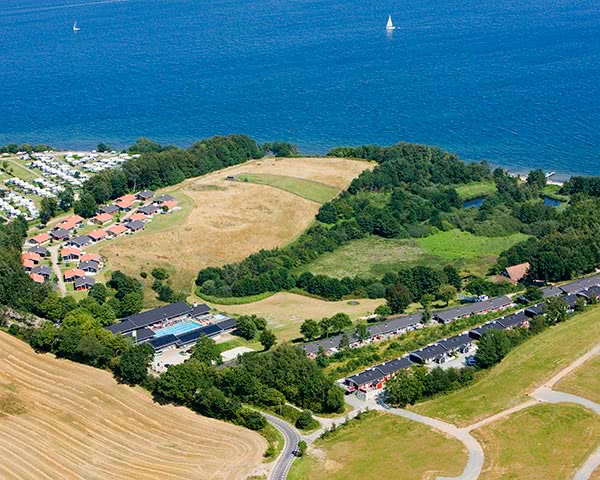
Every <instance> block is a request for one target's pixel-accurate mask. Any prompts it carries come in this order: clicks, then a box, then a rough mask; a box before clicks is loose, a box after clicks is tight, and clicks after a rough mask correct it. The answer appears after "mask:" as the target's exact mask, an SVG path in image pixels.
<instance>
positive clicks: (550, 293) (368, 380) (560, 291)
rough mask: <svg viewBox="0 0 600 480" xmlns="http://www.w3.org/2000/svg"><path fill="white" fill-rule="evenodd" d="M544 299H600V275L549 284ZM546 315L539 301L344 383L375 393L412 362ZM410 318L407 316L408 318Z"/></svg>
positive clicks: (439, 359)
mask: <svg viewBox="0 0 600 480" xmlns="http://www.w3.org/2000/svg"><path fill="white" fill-rule="evenodd" d="M542 293H543V295H544V297H545V298H548V297H558V296H560V297H562V298H563V299H564V300H565V302H566V303H567V308H568V310H569V311H573V310H574V308H575V303H576V301H577V299H578V298H583V299H584V300H585V301H586V302H588V303H590V302H592V301H595V300H599V299H600V275H597V276H594V277H589V278H584V279H580V280H576V281H574V282H570V283H568V284H565V285H562V286H561V287H555V286H549V287H545V288H544V289H542ZM543 314H544V303H543V302H541V303H538V304H536V305H534V306H532V307H528V308H525V309H523V310H520V311H518V312H516V313H513V314H511V315H507V316H505V317H501V318H498V319H496V320H492V321H490V322H487V323H485V324H484V325H482V326H480V327H477V328H474V329H472V330H470V331H468V332H463V333H461V334H459V335H455V336H453V337H450V338H445V339H443V340H440V341H438V342H435V343H432V344H430V345H427V346H426V347H423V348H421V349H419V350H416V351H414V352H411V353H409V354H408V355H405V356H404V357H401V358H397V359H394V360H391V361H388V362H384V363H381V364H379V365H375V366H374V367H371V368H368V369H366V370H364V371H362V372H360V373H357V374H356V375H352V376H350V377H347V378H345V379H344V381H343V384H344V387H345V388H346V390H347V391H348V392H350V393H352V392H356V393H358V394H359V395H369V394H370V395H372V394H374V393H377V392H379V391H381V390H382V389H383V386H384V385H385V382H386V381H387V380H389V379H390V378H392V377H393V376H394V375H395V374H396V373H398V372H399V371H401V370H405V369H407V368H410V367H412V366H413V365H416V364H420V365H427V364H433V363H437V364H441V363H444V362H445V361H446V360H448V359H449V358H450V357H452V356H453V355H454V354H455V353H457V352H460V353H467V352H469V351H470V350H472V348H473V342H474V341H476V340H479V339H480V338H481V337H482V335H483V334H484V333H485V332H486V331H488V330H508V329H511V328H516V327H527V326H528V325H529V320H530V319H531V318H533V317H536V316H538V315H543ZM405 318H408V317H405Z"/></svg>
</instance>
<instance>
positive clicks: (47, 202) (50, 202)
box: [40, 197, 58, 225]
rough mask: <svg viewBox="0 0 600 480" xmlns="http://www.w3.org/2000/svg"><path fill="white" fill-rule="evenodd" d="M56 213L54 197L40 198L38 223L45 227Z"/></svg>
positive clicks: (56, 206)
mask: <svg viewBox="0 0 600 480" xmlns="http://www.w3.org/2000/svg"><path fill="white" fill-rule="evenodd" d="M57 212H58V202H57V201H56V198H54V197H44V198H42V201H41V205H40V221H41V222H42V223H43V224H44V225H45V224H46V223H48V220H50V219H51V218H52V217H54V216H55V215H56V213H57Z"/></svg>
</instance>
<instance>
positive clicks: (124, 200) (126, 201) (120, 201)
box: [115, 194, 136, 208]
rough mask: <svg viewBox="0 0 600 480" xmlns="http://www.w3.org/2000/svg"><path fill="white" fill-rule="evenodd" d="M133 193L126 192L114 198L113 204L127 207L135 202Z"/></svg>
mask: <svg viewBox="0 0 600 480" xmlns="http://www.w3.org/2000/svg"><path fill="white" fill-rule="evenodd" d="M135 200H136V198H135V195H131V194H127V195H123V196H122V197H119V198H117V199H116V200H115V205H116V206H117V207H119V208H129V207H130V206H131V205H132V204H133V202H135Z"/></svg>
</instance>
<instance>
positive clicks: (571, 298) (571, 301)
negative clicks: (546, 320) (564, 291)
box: [563, 293, 579, 311]
mask: <svg viewBox="0 0 600 480" xmlns="http://www.w3.org/2000/svg"><path fill="white" fill-rule="evenodd" d="M577 298H579V297H577V295H576V294H574V293H572V294H570V295H565V296H564V297H563V300H564V301H565V302H567V310H570V311H573V310H575V304H576V303H577Z"/></svg>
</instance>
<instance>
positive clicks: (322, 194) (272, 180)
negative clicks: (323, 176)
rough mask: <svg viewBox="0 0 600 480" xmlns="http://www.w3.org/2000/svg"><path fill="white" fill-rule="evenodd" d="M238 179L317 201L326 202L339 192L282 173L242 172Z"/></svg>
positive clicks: (330, 187) (320, 184)
mask: <svg viewBox="0 0 600 480" xmlns="http://www.w3.org/2000/svg"><path fill="white" fill-rule="evenodd" d="M239 179H240V180H241V181H244V182H249V183H257V184H259V185H269V186H270V187H274V188H279V189H280V190H285V191H286V192H289V193H293V194H294V195H298V196H299V197H302V198H306V199H307V200H312V201H313V202H317V203H325V202H328V201H329V200H331V199H332V198H333V197H335V196H336V195H337V194H338V193H339V190H338V189H337V188H335V187H332V186H331V185H326V184H324V183H320V182H315V181H313V180H305V179H302V178H296V177H286V176H284V175H270V174H266V173H244V174H242V175H240V176H239Z"/></svg>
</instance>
